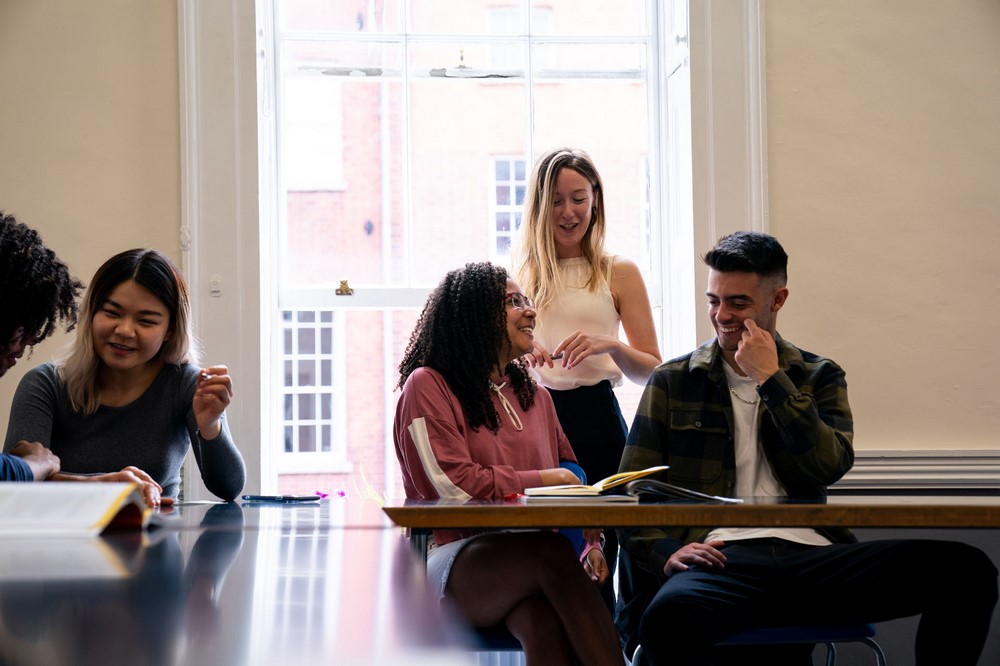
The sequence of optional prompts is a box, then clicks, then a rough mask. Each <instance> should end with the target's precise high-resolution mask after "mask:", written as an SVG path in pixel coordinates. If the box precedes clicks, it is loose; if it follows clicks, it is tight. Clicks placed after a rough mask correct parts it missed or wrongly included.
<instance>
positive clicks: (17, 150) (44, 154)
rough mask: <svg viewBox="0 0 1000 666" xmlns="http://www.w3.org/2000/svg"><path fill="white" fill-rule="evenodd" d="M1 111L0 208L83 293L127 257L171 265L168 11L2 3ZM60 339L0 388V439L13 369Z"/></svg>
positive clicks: (173, 15)
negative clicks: (48, 251)
mask: <svg viewBox="0 0 1000 666" xmlns="http://www.w3.org/2000/svg"><path fill="white" fill-rule="evenodd" d="M0 100H2V102H0V209H2V210H3V211H4V212H6V213H9V214H13V215H15V216H16V217H17V218H18V219H20V220H21V221H23V222H25V223H26V224H28V225H30V226H32V227H34V228H36V229H38V231H39V232H40V233H41V234H42V237H43V238H44V239H45V241H46V244H47V245H49V247H51V248H52V249H54V250H55V251H56V253H57V254H58V255H59V256H60V257H62V258H63V259H64V260H65V261H66V263H67V264H69V266H70V269H71V270H72V272H73V273H74V274H75V275H76V276H78V277H79V278H80V279H82V280H83V281H84V282H87V281H89V280H90V277H91V276H92V275H93V274H94V271H95V270H96V269H97V267H98V266H99V265H100V264H101V263H102V262H103V261H104V260H105V259H107V258H108V257H110V256H111V255H112V254H114V253H116V252H119V251H121V250H126V249H129V248H132V247H140V246H149V247H157V248H159V249H161V250H164V251H165V252H167V253H168V254H169V255H171V256H172V257H173V258H174V259H175V260H177V259H179V240H178V227H179V225H180V200H181V199H180V175H179V174H180V162H179V160H180V157H179V156H180V138H179V136H180V134H179V115H178V74H177V5H176V2H175V1H174V0H143V1H142V2H135V1H134V0H87V2H78V1H77V0H2V2H0ZM65 340H66V337H65V336H56V337H53V338H51V339H49V340H47V341H45V342H44V343H42V344H41V345H39V346H38V347H37V348H36V349H35V352H34V355H33V357H32V358H31V359H30V360H28V362H24V361H22V362H21V363H19V364H18V365H17V367H15V368H14V369H13V370H11V372H9V373H7V375H6V376H5V377H4V378H3V380H2V381H0V427H2V430H3V432H6V429H7V411H8V408H9V405H10V400H11V397H12V396H13V392H14V389H15V387H16V386H17V382H18V380H19V379H20V377H21V375H22V374H23V373H24V370H25V369H27V367H28V366H29V365H35V364H37V363H39V362H42V361H45V360H48V359H49V358H50V357H51V356H52V355H54V354H56V353H58V351H59V349H60V347H61V345H62V344H63V343H64V341H65ZM25 360H27V359H25Z"/></svg>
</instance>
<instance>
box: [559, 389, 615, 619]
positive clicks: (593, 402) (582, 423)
mask: <svg viewBox="0 0 1000 666" xmlns="http://www.w3.org/2000/svg"><path fill="white" fill-rule="evenodd" d="M549 393H550V394H551V395H552V402H553V403H554V404H555V408H556V414H557V415H558V416H559V424H560V425H561V426H562V429H563V431H564V432H565V433H566V438H567V439H569V443H570V445H571V446H572V447H573V453H574V454H576V459H577V462H579V463H580V467H582V468H583V471H584V472H586V473H587V482H588V483H595V482H597V481H600V480H601V479H603V478H605V477H608V476H611V475H612V474H615V473H617V472H618V466H619V465H620V464H621V460H622V452H623V451H624V450H625V438H626V437H627V436H628V427H627V426H626V425H625V419H624V418H623V417H622V410H621V407H620V406H619V405H618V398H617V397H615V392H614V390H613V389H612V387H611V382H609V381H603V382H600V383H598V384H595V385H594V386H581V387H579V388H575V389H571V390H568V391H555V390H553V389H549ZM604 538H605V542H604V557H605V559H606V560H607V561H608V567H609V569H610V570H611V574H612V577H613V576H614V573H615V567H616V566H617V563H618V536H617V535H616V534H615V530H614V528H613V527H605V528H604ZM612 577H609V578H608V582H607V583H606V584H605V585H604V586H603V587H602V589H601V596H602V597H603V598H604V601H605V603H607V604H608V610H609V611H611V612H612V613H614V605H615V592H614V585H613V582H612Z"/></svg>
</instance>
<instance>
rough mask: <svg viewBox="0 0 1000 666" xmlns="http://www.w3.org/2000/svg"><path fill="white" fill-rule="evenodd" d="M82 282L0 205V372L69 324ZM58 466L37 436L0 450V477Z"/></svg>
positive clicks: (26, 477)
mask: <svg viewBox="0 0 1000 666" xmlns="http://www.w3.org/2000/svg"><path fill="white" fill-rule="evenodd" d="M82 288H83V284H82V283H81V282H79V281H78V280H76V279H74V278H73V277H72V276H71V275H70V274H69V269H68V268H67V267H66V264H65V263H63V262H62V261H61V260H60V259H59V257H57V256H56V254H55V252H53V251H52V250H50V249H49V248H47V247H45V245H44V244H43V243H42V237H41V236H40V235H39V234H38V232H37V231H35V230H34V229H32V228H31V227H28V226H26V225H24V224H22V223H21V222H18V221H17V220H16V219H15V218H14V216H13V215H5V214H4V213H3V211H0V377H2V376H3V375H5V374H6V373H7V371H8V370H10V369H11V368H12V367H14V365H15V364H17V361H18V359H19V358H21V357H22V356H23V355H24V352H25V350H26V349H28V348H29V347H34V346H35V345H36V344H38V343H39V342H41V341H42V340H44V339H45V338H47V337H49V336H50V335H52V334H53V333H54V332H55V330H56V329H57V328H58V327H59V324H60V323H62V324H63V325H65V327H66V330H67V331H71V330H73V327H74V326H75V325H76V317H77V307H78V306H77V300H76V299H77V295H78V294H79V292H80V290H81V289H82ZM57 472H59V458H58V457H57V456H56V455H54V454H53V453H52V452H51V451H50V450H49V449H47V448H45V447H44V446H42V445H41V444H39V443H38V442H28V441H20V442H18V444H17V446H16V447H15V448H14V449H13V450H12V451H11V453H10V454H0V481H41V480H44V479H48V478H50V477H52V476H53V475H55V474H56V473H57Z"/></svg>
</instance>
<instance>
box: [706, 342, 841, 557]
mask: <svg viewBox="0 0 1000 666" xmlns="http://www.w3.org/2000/svg"><path fill="white" fill-rule="evenodd" d="M722 365H723V367H724V368H725V370H726V381H727V382H728V383H729V391H730V397H731V398H732V402H733V429H734V431H735V432H734V433H733V445H734V446H735V447H736V496H737V497H785V496H787V495H788V493H787V492H786V491H785V489H784V487H782V485H781V482H780V481H778V479H777V478H776V477H775V476H774V472H773V471H772V470H771V465H770V463H768V461H767V458H766V457H765V456H764V451H763V448H762V447H761V444H760V419H761V418H766V417H765V416H764V414H763V412H764V410H763V408H762V407H761V405H760V395H758V393H757V382H756V381H754V379H753V378H752V377H741V376H740V375H739V374H738V373H737V372H736V371H735V370H733V369H732V368H731V367H730V366H729V363H726V362H725V361H723V363H722ZM769 537H777V538H779V539H785V540H786V541H794V542H796V543H804V544H809V545H813V546H828V545H829V544H830V540H829V539H827V538H826V537H824V536H823V535H821V534H819V533H818V532H817V531H816V530H813V529H810V528H807V527H790V528H778V527H717V528H715V529H714V530H712V531H711V532H709V533H708V536H707V537H705V541H706V542H709V541H739V540H741V539H764V538H769Z"/></svg>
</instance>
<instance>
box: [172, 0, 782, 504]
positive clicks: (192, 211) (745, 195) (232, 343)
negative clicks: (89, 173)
mask: <svg viewBox="0 0 1000 666" xmlns="http://www.w3.org/2000/svg"><path fill="white" fill-rule="evenodd" d="M657 5H658V6H659V3H657ZM177 6H178V27H179V29H178V33H179V42H180V48H179V52H180V56H179V59H180V62H179V72H180V101H181V118H180V124H181V183H182V187H181V189H182V202H181V203H182V205H181V209H182V220H181V226H180V229H179V235H180V238H181V250H182V264H183V266H182V268H183V270H184V271H185V274H186V276H187V278H188V280H189V283H190V285H191V291H192V300H193V305H194V316H195V321H196V322H197V324H198V331H199V335H200V337H201V339H202V342H203V346H204V348H205V357H206V358H211V359H213V362H214V361H215V359H219V360H221V361H223V362H226V363H227V365H229V367H230V369H231V372H232V374H233V375H234V377H236V378H237V384H236V386H237V396H238V397H237V399H236V400H235V401H234V403H233V405H232V406H231V407H230V409H229V410H228V411H227V415H228V419H229V423H230V427H231V429H232V431H233V434H234V437H235V440H236V442H237V445H238V446H239V447H240V450H241V451H242V453H243V456H244V459H245V460H246V462H247V473H248V476H247V485H246V492H267V491H268V490H272V488H271V487H270V486H269V485H268V484H270V483H272V480H271V479H263V478H262V474H261V470H262V469H271V460H270V456H271V455H273V453H272V449H274V448H275V447H274V446H273V443H272V442H270V441H268V442H267V445H266V446H262V443H261V432H262V429H261V424H262V417H263V415H264V413H265V410H268V409H271V407H270V405H269V404H265V401H264V393H263V392H262V388H263V384H264V383H265V382H268V381H270V378H271V377H273V376H274V375H273V368H272V367H271V362H270V358H269V357H272V355H271V354H270V353H269V350H273V349H274V341H273V340H271V339H270V334H269V333H268V331H267V330H266V329H264V328H262V326H261V312H263V311H273V310H275V309H276V305H277V304H276V302H274V295H273V294H272V292H271V289H270V285H272V284H274V276H272V275H271V274H270V272H269V271H270V267H272V266H274V265H275V264H274V261H273V260H274V256H272V252H273V251H274V243H273V242H272V241H273V239H272V238H270V237H269V236H268V235H267V234H268V233H270V232H269V231H268V230H267V225H265V224H263V223H262V220H266V219H268V217H269V216H273V215H274V206H275V202H268V201H260V200H259V197H258V191H259V189H260V188H261V183H260V179H267V178H268V176H267V173H266V172H261V171H260V170H259V169H258V155H262V154H261V152H260V146H259V145H258V139H259V137H258V131H257V130H258V127H257V113H258V101H257V87H258V85H262V86H269V85H271V84H270V83H269V80H272V79H273V77H272V76H271V73H270V72H268V71H267V67H268V62H267V61H266V60H265V59H263V58H261V57H259V55H258V54H260V53H261V52H262V44H261V43H260V41H261V34H260V33H259V32H258V30H257V16H256V12H255V8H254V7H253V6H252V5H251V3H242V2H240V3H236V2H230V3H213V2H203V1H199V0H178V3H177ZM669 14H670V12H669V11H661V13H660V15H659V16H658V17H657V20H658V23H659V24H660V25H661V29H660V30H659V31H658V32H659V34H660V35H661V37H660V38H661V39H667V40H669V39H677V40H681V39H684V40H688V42H687V43H688V44H690V47H691V48H690V67H691V137H692V144H691V146H692V157H691V163H692V164H691V167H692V169H691V174H692V176H691V185H692V187H691V197H692V202H693V203H692V207H691V216H690V218H686V219H671V218H670V216H669V215H668V210H667V207H666V204H665V202H664V201H663V200H662V199H663V198H664V197H660V200H659V201H655V202H653V207H654V210H653V213H654V219H661V220H664V221H665V222H664V226H665V227H666V229H668V230H669V229H670V228H671V227H677V228H681V229H683V228H684V227H687V228H688V229H689V230H690V232H689V233H690V237H691V238H692V240H693V242H692V244H691V245H690V246H684V244H680V243H673V244H671V245H670V247H668V248H666V247H665V248H664V251H665V252H666V253H667V254H666V255H665V259H664V263H663V265H662V266H661V267H659V269H658V270H656V271H654V273H656V275H654V278H655V279H656V281H657V282H656V284H651V285H650V291H651V293H652V292H654V290H655V291H656V293H661V290H662V293H663V294H664V295H668V296H669V294H670V293H671V289H677V287H676V286H674V285H672V283H671V278H669V277H668V276H670V275H671V274H672V273H673V274H675V277H674V278H672V279H673V280H675V281H676V280H677V279H679V280H680V281H681V282H682V283H683V287H682V289H681V291H683V292H685V293H688V294H691V295H692V296H693V297H694V299H695V301H694V302H696V303H700V302H701V300H702V299H701V296H700V294H699V291H700V289H699V286H701V285H704V283H705V275H704V272H703V269H701V268H700V266H699V265H698V263H697V262H694V261H693V257H694V256H695V255H696V253H697V252H700V251H703V250H704V248H705V247H707V246H708V245H710V243H711V241H712V240H713V239H714V238H717V237H718V236H720V235H722V234H724V233H728V232H729V231H734V230H736V229H740V228H753V229H759V230H766V226H767V196H766V195H767V185H766V174H767V169H766V151H765V146H766V141H765V138H766V137H765V122H766V115H765V113H764V66H763V65H764V47H763V6H762V3H761V2H760V1H759V0H731V1H728V0H727V1H726V2H718V1H716V0H704V1H702V2H695V3H691V4H690V9H689V18H688V27H687V30H686V31H685V32H684V34H681V33H680V32H678V31H677V30H676V26H675V27H674V32H672V33H671V32H667V30H666V27H667V26H668V15H669ZM661 108H665V105H660V106H658V107H657V108H656V109H654V111H655V113H656V116H655V123H654V126H656V125H658V126H659V128H658V137H659V138H658V140H659V141H664V142H665V141H666V132H665V131H664V130H665V129H666V126H665V123H666V119H665V118H664V113H663V111H661V110H660V109H661ZM259 112H260V113H261V114H263V115H265V116H266V115H267V114H271V113H274V110H273V109H270V108H267V106H266V104H265V106H264V107H262V108H260V109H259ZM734 128H735V129H734ZM267 140H268V139H267V137H264V138H263V141H262V142H263V143H266V141H267ZM661 147H663V146H661ZM265 158H266V157H265V156H262V157H261V159H265ZM664 171H665V169H662V168H659V167H658V166H657V165H653V168H652V169H651V173H652V177H653V178H657V179H659V186H660V187H659V190H660V191H665V190H664V187H665V185H666V180H665V179H666V174H665V173H664ZM263 186H264V189H267V188H268V187H271V186H273V184H271V183H266V182H265V183H263ZM667 237H668V234H666V233H664V234H663V239H664V244H665V240H666V238H667ZM210 285H218V286H219V287H220V290H219V291H218V292H217V293H218V295H217V296H216V295H211V293H212V292H211V291H210ZM695 285H698V286H695ZM375 300H376V301H377V300H378V298H377V297H376V298H375ZM318 304H319V302H318V301H317V302H316V303H315V304H313V303H311V304H310V307H313V306H318ZM286 306H288V304H286ZM699 313H700V308H699V309H696V311H694V312H692V311H691V308H690V304H689V303H688V302H686V301H685V299H683V298H678V299H673V298H669V297H668V298H666V299H665V301H664V308H663V310H662V315H663V317H664V319H663V321H661V322H660V324H662V326H661V327H660V329H659V330H660V331H663V332H667V331H669V330H674V329H676V328H677V327H678V326H680V327H681V331H682V333H683V335H680V336H675V337H674V338H673V339H674V340H675V341H676V340H678V339H681V338H684V337H686V336H688V335H690V333H689V332H688V331H689V330H696V331H697V332H696V334H695V336H694V337H693V338H692V339H706V338H707V337H708V336H709V335H710V334H709V332H708V331H707V330H706V328H705V327H706V326H707V323H703V322H702V321H701V320H702V319H704V318H703V317H698V316H697V315H698V314H699ZM667 323H671V326H670V327H668V326H667V325H666V324H667ZM671 348H672V347H671V346H670V340H669V339H668V340H666V341H664V343H663V349H664V350H669V349H671ZM388 459H390V460H391V457H390V458H388ZM194 467H195V466H194V465H190V464H189V465H186V466H185V494H186V496H187V497H189V498H193V499H197V498H199V497H210V495H209V494H208V493H207V491H205V490H204V488H203V486H202V485H201V483H200V479H198V475H197V473H196V469H195V470H192V468H194Z"/></svg>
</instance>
